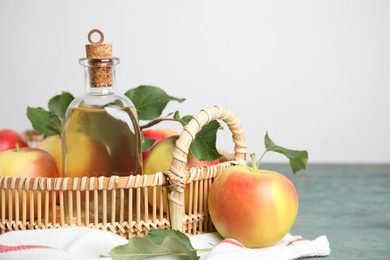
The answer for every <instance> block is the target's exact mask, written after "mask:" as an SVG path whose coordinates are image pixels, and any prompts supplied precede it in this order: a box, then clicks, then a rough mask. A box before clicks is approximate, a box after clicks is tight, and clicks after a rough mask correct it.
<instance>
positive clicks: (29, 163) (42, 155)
mask: <svg viewBox="0 0 390 260" xmlns="http://www.w3.org/2000/svg"><path fill="white" fill-rule="evenodd" d="M0 176H13V177H24V176H25V177H29V176H32V177H59V171H58V169H57V165H56V163H55V161H54V159H53V157H52V156H51V155H50V154H49V153H47V152H46V151H44V150H41V149H38V148H32V147H24V148H20V149H19V148H17V149H14V150H8V151H3V152H0ZM26 194H27V197H26V201H27V207H26V212H27V216H30V205H28V204H29V203H30V196H31V195H32V194H34V215H36V214H37V210H38V207H37V204H38V203H37V197H38V196H37V192H36V191H35V192H33V193H32V192H29V191H27V193H26ZM45 194H46V193H41V195H42V196H41V197H42V205H44V203H43V202H44V200H45ZM9 195H10V193H9V192H5V200H4V201H5V213H6V217H10V215H9V210H8V203H9V198H8V196H9ZM22 197H23V192H22V190H20V191H19V215H20V216H21V214H22ZM15 199H16V198H15V193H14V192H13V193H12V200H13V210H12V213H11V214H12V216H15V215H16V210H15V203H16V201H15ZM0 201H2V198H1V194H0ZM50 205H51V203H50Z"/></svg>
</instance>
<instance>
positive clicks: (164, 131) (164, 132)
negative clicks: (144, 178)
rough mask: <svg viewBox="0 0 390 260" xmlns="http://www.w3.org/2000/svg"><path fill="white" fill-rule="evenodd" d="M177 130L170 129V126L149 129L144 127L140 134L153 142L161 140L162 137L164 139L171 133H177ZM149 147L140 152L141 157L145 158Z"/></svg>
mask: <svg viewBox="0 0 390 260" xmlns="http://www.w3.org/2000/svg"><path fill="white" fill-rule="evenodd" d="M177 134H178V132H177V131H176V130H173V129H170V128H151V129H144V130H142V135H143V136H144V137H145V138H149V139H152V140H154V141H155V143H157V142H159V141H161V140H162V139H165V138H167V137H169V136H172V135H177ZM150 149H151V148H149V149H148V150H146V151H143V152H142V158H144V159H145V157H146V155H148V153H149V152H150Z"/></svg>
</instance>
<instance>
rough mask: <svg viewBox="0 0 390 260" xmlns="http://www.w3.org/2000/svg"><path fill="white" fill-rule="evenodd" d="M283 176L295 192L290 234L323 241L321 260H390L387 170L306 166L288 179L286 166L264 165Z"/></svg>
mask: <svg viewBox="0 0 390 260" xmlns="http://www.w3.org/2000/svg"><path fill="white" fill-rule="evenodd" d="M262 168H264V169H272V170H276V171H279V172H281V173H284V174H285V175H286V176H288V177H289V178H290V179H291V180H292V181H293V183H294V184H295V187H296V189H297V192H298V196H299V212H298V216H297V219H296V222H295V225H294V227H293V229H292V230H291V233H292V234H294V235H301V236H303V237H304V238H307V239H314V238H316V237H318V236H320V235H326V236H327V237H328V240H329V243H330V247H331V250H332V253H331V254H330V256H328V257H327V258H325V259H390V164H383V165H376V164H375V165H374V164H373V165H368V164H360V165H359V164H311V165H309V166H308V167H307V169H306V170H305V171H301V172H298V173H297V174H295V175H294V174H292V172H291V170H290V168H289V166H288V165H287V164H285V165H284V164H266V165H264V166H263V167H262Z"/></svg>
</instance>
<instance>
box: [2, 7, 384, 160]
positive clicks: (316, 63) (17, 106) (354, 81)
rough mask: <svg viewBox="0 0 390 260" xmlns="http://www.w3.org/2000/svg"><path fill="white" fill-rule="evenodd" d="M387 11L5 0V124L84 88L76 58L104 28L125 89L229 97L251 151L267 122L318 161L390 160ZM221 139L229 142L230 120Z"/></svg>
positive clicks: (220, 100) (190, 101)
mask: <svg viewBox="0 0 390 260" xmlns="http://www.w3.org/2000/svg"><path fill="white" fill-rule="evenodd" d="M389 14H390V1H376V0H374V1H363V0H350V1H347V0H337V1H329V0H328V1H312V0H307V1H259V0H253V1H249V0H230V1H229V0H203V1H202V0H198V1H182V0H165V1H162V0H137V1H119V0H113V1H102V0H95V1H92V0H90V1H75V0H69V1H53V0H36V1H29V0H25V1H12V0H0V58H1V62H0V86H1V93H0V111H1V114H0V115H1V116H0V128H13V129H16V130H18V131H23V130H25V129H28V128H31V126H30V124H29V122H28V120H27V118H26V116H25V110H26V107H27V106H28V105H29V106H43V107H46V105H47V101H48V99H49V98H50V97H52V96H54V95H56V94H59V93H61V91H69V92H71V93H72V94H74V95H78V94H81V93H82V91H83V70H82V67H81V66H80V65H79V64H78V58H80V57H84V44H85V43H86V40H87V34H88V32H89V30H90V29H92V28H100V29H101V30H103V32H104V33H105V36H106V42H109V43H113V44H114V55H115V56H118V57H120V58H121V64H120V65H119V66H118V70H117V83H118V90H119V91H121V92H125V91H126V90H127V89H129V88H132V87H136V86H138V85H141V84H151V85H155V86H159V87H161V88H163V89H164V90H166V91H167V92H168V93H169V94H171V95H174V96H177V97H185V98H187V101H186V102H184V103H182V104H178V103H172V104H170V105H169V106H168V107H167V109H166V112H170V111H174V110H180V111H181V113H182V114H183V115H184V114H194V113H197V112H198V111H199V110H200V109H202V108H204V107H209V106H212V105H215V104H218V105H222V106H227V107H229V108H231V109H232V110H233V111H234V112H235V113H236V114H238V116H239V117H240V118H241V121H242V123H243V125H244V128H245V131H246V136H247V142H248V147H249V149H248V150H249V152H255V153H257V154H258V155H260V154H261V153H262V151H263V150H264V149H263V137H264V134H265V132H266V131H269V133H270V136H271V138H273V139H274V141H275V142H276V143H279V144H281V145H284V146H287V147H291V148H300V149H307V150H308V151H309V154H310V161H311V162H387V163H389V162H390V151H389V147H390V103H389V100H390V91H389V86H390V84H389V83H390V76H389V75H390V51H389V49H390V26H389V24H390V15H389ZM171 127H173V128H176V125H175V126H173V125H172V126H171ZM218 142H219V146H221V148H226V149H231V146H232V143H231V141H230V134H229V133H228V132H227V130H225V131H222V132H221V133H220V137H219V140H218ZM265 160H266V161H286V159H284V158H283V157H282V156H280V155H269V156H267V157H266V158H265Z"/></svg>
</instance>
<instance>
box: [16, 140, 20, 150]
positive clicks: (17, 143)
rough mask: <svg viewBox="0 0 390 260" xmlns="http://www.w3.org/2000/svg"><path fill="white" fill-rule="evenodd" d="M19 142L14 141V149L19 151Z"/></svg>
mask: <svg viewBox="0 0 390 260" xmlns="http://www.w3.org/2000/svg"><path fill="white" fill-rule="evenodd" d="M19 148H20V146H19V142H15V151H17V152H19Z"/></svg>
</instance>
